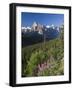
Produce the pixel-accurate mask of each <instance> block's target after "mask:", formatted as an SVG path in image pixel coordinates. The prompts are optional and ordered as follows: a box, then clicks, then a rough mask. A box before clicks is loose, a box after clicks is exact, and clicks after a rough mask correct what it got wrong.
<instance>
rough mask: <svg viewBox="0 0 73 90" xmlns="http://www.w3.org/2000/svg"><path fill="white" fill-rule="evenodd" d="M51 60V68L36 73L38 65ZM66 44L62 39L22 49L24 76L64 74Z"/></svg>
mask: <svg viewBox="0 0 73 90" xmlns="http://www.w3.org/2000/svg"><path fill="white" fill-rule="evenodd" d="M51 57H52V58H53V60H51V62H50V65H53V66H52V67H51V68H48V69H46V70H44V71H43V72H39V74H37V72H34V71H35V70H36V68H37V65H38V64H40V63H43V62H45V61H47V60H48V59H49V60H50V59H51ZM63 58H64V42H63V40H61V39H60V38H57V39H53V40H50V41H47V42H45V44H44V43H43V42H42V43H38V44H35V45H30V46H27V47H24V48H22V76H26V77H27V76H54V75H62V74H64V60H63Z"/></svg>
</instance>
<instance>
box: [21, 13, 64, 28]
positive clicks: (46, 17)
mask: <svg viewBox="0 0 73 90" xmlns="http://www.w3.org/2000/svg"><path fill="white" fill-rule="evenodd" d="M34 21H35V22H37V23H40V24H42V25H51V24H53V25H55V26H60V25H61V24H63V22H64V14H49V13H28V12H22V14H21V26H25V27H27V26H30V27H31V25H32V24H33V22H34Z"/></svg>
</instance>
